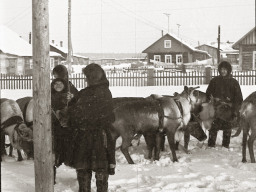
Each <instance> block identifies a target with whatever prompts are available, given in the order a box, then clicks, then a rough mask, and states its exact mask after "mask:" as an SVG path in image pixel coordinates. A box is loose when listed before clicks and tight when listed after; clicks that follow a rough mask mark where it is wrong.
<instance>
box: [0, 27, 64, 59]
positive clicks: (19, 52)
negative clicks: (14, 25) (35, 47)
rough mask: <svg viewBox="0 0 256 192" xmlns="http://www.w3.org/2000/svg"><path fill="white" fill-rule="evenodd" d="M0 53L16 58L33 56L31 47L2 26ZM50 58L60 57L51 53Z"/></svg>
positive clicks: (0, 29)
mask: <svg viewBox="0 0 256 192" xmlns="http://www.w3.org/2000/svg"><path fill="white" fill-rule="evenodd" d="M0 51H2V52H3V53H6V54H11V55H16V56H28V57H32V55H33V52H32V45H31V44H29V43H28V42H27V41H26V40H24V39H22V38H21V37H20V36H19V35H18V34H17V33H15V32H14V31H12V30H11V29H9V28H8V27H6V26H4V25H0ZM50 56H51V57H62V56H61V54H59V53H56V52H52V51H50Z"/></svg>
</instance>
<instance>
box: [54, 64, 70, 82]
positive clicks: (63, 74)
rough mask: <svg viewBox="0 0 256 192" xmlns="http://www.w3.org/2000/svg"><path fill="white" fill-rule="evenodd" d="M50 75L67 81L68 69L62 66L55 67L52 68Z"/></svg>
mask: <svg viewBox="0 0 256 192" xmlns="http://www.w3.org/2000/svg"><path fill="white" fill-rule="evenodd" d="M52 74H56V75H58V78H62V79H68V69H67V68H66V67H65V66H64V65H57V66H55V67H54V68H53V70H52Z"/></svg>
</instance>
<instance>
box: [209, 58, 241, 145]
mask: <svg viewBox="0 0 256 192" xmlns="http://www.w3.org/2000/svg"><path fill="white" fill-rule="evenodd" d="M218 72H219V74H220V75H219V76H217V77H214V78H213V79H212V80H211V81H210V84H209V86H208V88H207V90H206V95H207V97H208V99H210V97H214V98H219V99H220V100H221V101H224V102H226V103H229V104H230V105H231V111H232V118H235V117H238V114H239V108H240V106H241V103H242V101H243V96H242V92H241V88H240V85H239V83H238V81H237V80H236V79H234V78H233V77H232V74H231V72H232V66H231V64H230V63H229V62H227V61H222V62H221V63H220V64H219V66H218ZM231 128H232V127H231V123H230V121H224V120H223V118H219V117H216V119H215V120H214V121H213V122H212V126H211V129H210V130H209V140H208V146H209V147H215V143H216V138H217V133H218V131H219V130H223V141H222V146H223V147H226V148H229V143H230V136H231Z"/></svg>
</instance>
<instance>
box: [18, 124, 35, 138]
mask: <svg viewBox="0 0 256 192" xmlns="http://www.w3.org/2000/svg"><path fill="white" fill-rule="evenodd" d="M16 131H17V133H18V137H20V139H21V140H23V141H28V142H31V141H33V131H32V129H31V128H29V127H27V125H26V124H25V123H20V124H19V125H18V126H17V129H16Z"/></svg>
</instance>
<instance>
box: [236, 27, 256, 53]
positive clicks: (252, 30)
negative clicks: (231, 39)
mask: <svg viewBox="0 0 256 192" xmlns="http://www.w3.org/2000/svg"><path fill="white" fill-rule="evenodd" d="M253 32H254V33H255V34H256V27H254V28H252V29H251V30H250V31H249V32H248V33H246V34H245V35H244V36H243V37H242V38H241V39H239V40H238V41H237V42H235V43H234V44H233V45H232V48H233V49H239V44H240V43H241V42H242V41H243V40H244V39H245V38H246V37H247V36H248V35H249V34H251V33H253Z"/></svg>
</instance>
